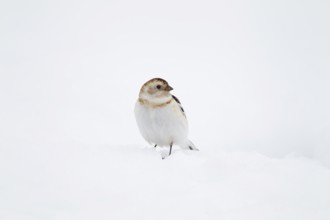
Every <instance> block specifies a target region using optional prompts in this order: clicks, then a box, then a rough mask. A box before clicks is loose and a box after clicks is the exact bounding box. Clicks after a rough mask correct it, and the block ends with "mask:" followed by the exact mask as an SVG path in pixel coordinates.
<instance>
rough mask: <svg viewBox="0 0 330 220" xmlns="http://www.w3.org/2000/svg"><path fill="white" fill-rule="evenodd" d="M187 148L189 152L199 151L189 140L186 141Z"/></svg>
mask: <svg viewBox="0 0 330 220" xmlns="http://www.w3.org/2000/svg"><path fill="white" fill-rule="evenodd" d="M187 146H188V148H189V149H190V150H197V151H199V150H198V148H197V147H196V146H195V144H194V143H193V142H191V141H190V140H188V142H187Z"/></svg>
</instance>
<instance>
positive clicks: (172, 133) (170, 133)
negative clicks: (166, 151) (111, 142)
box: [135, 100, 188, 146]
mask: <svg viewBox="0 0 330 220" xmlns="http://www.w3.org/2000/svg"><path fill="white" fill-rule="evenodd" d="M135 118H136V121H137V124H138V127H139V130H140V132H141V134H142V136H143V137H144V139H145V140H146V141H147V142H149V143H152V144H157V145H158V146H169V145H170V144H171V143H173V144H177V145H184V144H185V143H187V135H188V123H187V120H186V117H185V116H184V114H183V113H182V111H181V109H180V106H179V105H178V104H177V103H176V102H175V101H174V100H172V101H171V102H170V103H169V104H167V105H165V106H161V107H150V106H148V105H142V104H141V103H139V102H137V103H136V105H135Z"/></svg>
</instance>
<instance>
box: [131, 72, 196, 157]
mask: <svg viewBox="0 0 330 220" xmlns="http://www.w3.org/2000/svg"><path fill="white" fill-rule="evenodd" d="M171 90H173V88H172V87H171V86H170V85H169V84H168V83H167V82H166V81H165V80H164V79H161V78H154V79H151V80H149V81H148V82H146V83H145V84H143V86H142V87H141V89H140V93H139V99H138V100H137V102H136V105H135V110H134V112H135V118H136V122H137V125H138V127H139V130H140V133H141V135H142V136H143V138H144V139H145V140H146V141H147V142H148V143H150V144H153V145H154V146H155V147H157V146H169V147H170V151H169V156H170V155H171V152H172V146H173V145H174V144H175V145H179V146H181V147H183V148H187V149H188V148H189V149H190V150H198V149H197V148H196V146H195V145H194V144H193V143H192V142H191V141H190V140H189V139H188V121H187V118H186V114H185V111H184V110H183V108H182V106H181V103H180V101H179V99H178V98H177V97H175V96H174V95H172V94H171V93H170V91H171ZM163 159H164V157H163Z"/></svg>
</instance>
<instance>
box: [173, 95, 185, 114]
mask: <svg viewBox="0 0 330 220" xmlns="http://www.w3.org/2000/svg"><path fill="white" fill-rule="evenodd" d="M172 98H173V99H174V100H175V101H176V102H177V103H178V104H179V105H180V108H181V111H182V112H183V113H184V109H183V108H182V106H181V102H180V100H179V99H178V98H177V97H176V96H174V95H172Z"/></svg>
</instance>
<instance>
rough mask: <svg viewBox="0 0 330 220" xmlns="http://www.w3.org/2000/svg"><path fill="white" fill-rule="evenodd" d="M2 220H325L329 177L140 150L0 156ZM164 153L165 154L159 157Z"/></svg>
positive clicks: (288, 163) (261, 159) (274, 162)
mask: <svg viewBox="0 0 330 220" xmlns="http://www.w3.org/2000/svg"><path fill="white" fill-rule="evenodd" d="M0 150H1V151H0V152H1V155H0V173H1V183H0V195H1V197H0V219H3V220H11V219H24V220H29V219H33V220H35V219H40V220H43V219H59V220H64V219H70V220H72V219H77V220H80V219H100V220H101V219H231V220H232V219H241V220H243V219H253V220H257V219H260V220H264V219H269V220H271V219H274V220H277V219H288V220H294V219H297V220H298V219H299V220H303V219H306V220H310V219H316V220H327V219H329V218H330V190H329V186H330V170H329V169H328V168H325V167H323V166H321V165H320V164H319V163H317V162H315V161H312V160H309V159H304V158H296V157H287V158H283V159H272V158H269V157H266V156H262V155H260V154H258V153H239V152H237V153H226V152H222V151H216V152H214V151H207V150H202V151H200V152H188V151H181V150H180V149H176V150H175V151H174V154H173V155H172V156H171V157H169V158H167V159H165V160H162V159H161V156H160V155H161V153H162V152H161V151H164V150H165V149H158V150H155V149H153V148H152V147H150V148H147V147H142V146H109V145H98V146H92V145H90V146H84V145H54V146H47V147H45V146H22V147H21V148H8V149H3V148H2V149H0ZM163 153H164V152H163Z"/></svg>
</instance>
